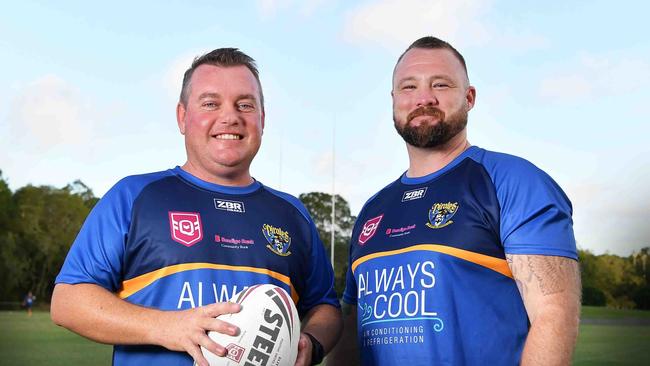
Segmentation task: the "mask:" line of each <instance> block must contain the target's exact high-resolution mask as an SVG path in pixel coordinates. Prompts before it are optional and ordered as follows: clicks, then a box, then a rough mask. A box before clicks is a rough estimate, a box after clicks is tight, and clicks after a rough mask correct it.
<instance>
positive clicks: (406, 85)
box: [402, 84, 415, 90]
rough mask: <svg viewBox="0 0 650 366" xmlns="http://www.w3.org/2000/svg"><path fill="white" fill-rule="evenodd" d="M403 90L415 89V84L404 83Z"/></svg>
mask: <svg viewBox="0 0 650 366" xmlns="http://www.w3.org/2000/svg"><path fill="white" fill-rule="evenodd" d="M402 90H415V85H413V84H404V85H402Z"/></svg>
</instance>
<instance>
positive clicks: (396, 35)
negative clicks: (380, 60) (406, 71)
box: [343, 0, 489, 48]
mask: <svg viewBox="0 0 650 366" xmlns="http://www.w3.org/2000/svg"><path fill="white" fill-rule="evenodd" d="M488 7H489V2H488V1H479V0H458V1H443V0H427V1H422V0H382V1H379V2H374V3H368V4H365V5H362V6H360V7H358V8H357V9H355V10H354V11H352V12H351V13H350V14H348V18H347V21H346V23H345V26H344V30H343V32H344V34H343V37H344V39H346V40H347V41H349V42H352V43H365V42H373V43H379V44H381V45H384V46H387V47H390V48H392V47H399V48H404V47H405V46H406V45H408V44H410V43H411V42H413V41H414V40H415V39H417V38H419V37H422V36H425V35H435V36H436V37H439V38H442V39H445V40H447V41H449V42H451V43H452V44H475V43H481V42H483V41H484V40H485V39H486V37H488V38H489V34H488V30H487V28H486V27H485V25H484V24H483V22H482V21H481V18H482V15H483V14H484V12H485V11H486V9H487V8H488Z"/></svg>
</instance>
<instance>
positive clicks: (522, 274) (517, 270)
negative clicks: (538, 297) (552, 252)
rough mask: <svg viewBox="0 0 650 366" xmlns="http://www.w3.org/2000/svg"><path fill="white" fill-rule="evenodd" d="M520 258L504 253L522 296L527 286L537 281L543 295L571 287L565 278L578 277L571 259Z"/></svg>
mask: <svg viewBox="0 0 650 366" xmlns="http://www.w3.org/2000/svg"><path fill="white" fill-rule="evenodd" d="M521 259H522V260H518V261H515V260H513V256H512V255H506V260H507V261H508V265H509V266H510V268H511V270H512V274H513V276H514V278H515V281H516V283H517V287H518V288H519V292H520V293H521V296H522V297H525V295H526V292H528V286H535V283H534V282H533V280H536V281H537V286H539V289H540V291H541V292H542V294H543V295H544V296H546V295H552V294H556V293H560V292H564V291H566V290H567V289H568V288H571V286H570V284H569V283H567V280H569V281H573V280H574V278H576V277H577V278H579V277H580V274H579V273H576V271H577V266H575V265H574V264H573V262H572V260H569V259H567V258H563V257H556V256H541V255H524V256H522V258H521Z"/></svg>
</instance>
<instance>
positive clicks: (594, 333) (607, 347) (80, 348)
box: [0, 307, 650, 366]
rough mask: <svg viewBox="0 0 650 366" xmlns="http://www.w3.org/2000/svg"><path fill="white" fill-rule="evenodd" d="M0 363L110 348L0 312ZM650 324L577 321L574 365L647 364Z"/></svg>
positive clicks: (62, 359) (101, 353)
mask: <svg viewBox="0 0 650 366" xmlns="http://www.w3.org/2000/svg"><path fill="white" fill-rule="evenodd" d="M582 314H583V315H582V316H583V318H587V317H589V318H601V319H602V318H606V319H617V318H637V319H643V318H650V312H647V311H645V312H644V311H628V310H614V309H604V308H593V307H584V308H583V313H582ZM0 330H1V331H0V366H4V365H7V366H9V365H32V366H39V365H48V366H49V365H52V366H64V365H66V366H67V365H75V366H86V365H87V366H101V365H110V364H111V357H112V347H111V346H107V345H102V344H98V343H95V342H92V341H89V340H87V339H85V338H83V337H80V336H78V335H76V334H74V333H72V332H69V331H67V330H65V329H63V328H60V327H57V326H56V325H54V324H53V323H52V321H51V320H50V315H49V313H47V312H41V311H36V312H34V315H33V316H32V317H31V318H27V314H26V313H25V312H24V311H0ZM649 346H650V326H622V325H586V324H584V325H581V326H580V336H579V338H578V346H577V348H576V352H575V357H574V359H573V361H574V365H578V366H583V365H595V366H600V365H640V364H644V363H645V364H647V361H644V360H646V358H647V350H648V348H649Z"/></svg>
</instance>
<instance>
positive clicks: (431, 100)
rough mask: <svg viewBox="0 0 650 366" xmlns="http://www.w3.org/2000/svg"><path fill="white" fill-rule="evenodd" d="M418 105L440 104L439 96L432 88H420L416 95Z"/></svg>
mask: <svg viewBox="0 0 650 366" xmlns="http://www.w3.org/2000/svg"><path fill="white" fill-rule="evenodd" d="M416 98H417V99H416V105H417V106H418V107H423V106H433V105H437V104H438V98H436V95H435V94H434V92H433V90H431V89H420V90H419V91H418V94H417V96H416Z"/></svg>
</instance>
